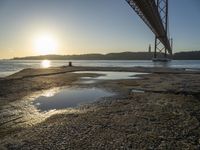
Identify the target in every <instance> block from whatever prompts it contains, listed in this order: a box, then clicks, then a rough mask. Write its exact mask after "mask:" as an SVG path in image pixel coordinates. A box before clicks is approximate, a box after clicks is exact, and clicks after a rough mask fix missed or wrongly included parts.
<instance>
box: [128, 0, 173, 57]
mask: <svg viewBox="0 0 200 150" xmlns="http://www.w3.org/2000/svg"><path fill="white" fill-rule="evenodd" d="M126 1H127V3H128V4H129V5H130V6H131V7H132V8H133V10H134V11H135V12H136V13H137V14H138V15H139V17H140V18H141V19H142V20H143V21H144V23H145V24H146V25H147V26H148V27H149V28H150V29H151V31H152V32H153V33H154V35H155V46H154V59H153V60H159V58H158V53H163V52H164V58H167V54H169V55H172V42H170V39H169V37H168V36H169V31H168V24H169V22H168V0H126ZM162 60H167V59H162Z"/></svg>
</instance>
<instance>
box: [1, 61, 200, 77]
mask: <svg viewBox="0 0 200 150" xmlns="http://www.w3.org/2000/svg"><path fill="white" fill-rule="evenodd" d="M70 61H72V63H73V65H74V66H101V67H102V66H103V67H136V66H140V67H170V68H189V69H198V70H200V60H172V61H171V62H168V63H159V62H152V61H151V60H70ZM68 62H69V60H52V61H51V63H50V64H51V66H53V67H55V66H63V65H68ZM41 63H42V61H41V60H0V77H4V76H7V75H10V74H13V73H15V72H17V71H19V70H22V69H24V68H41V67H43V66H42V65H41Z"/></svg>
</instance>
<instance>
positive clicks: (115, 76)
mask: <svg viewBox="0 0 200 150" xmlns="http://www.w3.org/2000/svg"><path fill="white" fill-rule="evenodd" d="M74 73H93V74H100V76H98V77H82V78H81V79H82V81H81V83H94V82H95V80H122V79H139V78H140V77H136V75H143V74H148V73H141V72H119V71H118V72H117V71H76V72H74Z"/></svg>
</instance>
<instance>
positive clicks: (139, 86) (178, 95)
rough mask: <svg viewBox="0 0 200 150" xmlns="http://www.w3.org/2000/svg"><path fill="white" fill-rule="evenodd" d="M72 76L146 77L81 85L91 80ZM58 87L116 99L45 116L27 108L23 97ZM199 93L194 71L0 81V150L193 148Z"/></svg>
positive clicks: (40, 75) (44, 74) (30, 72)
mask: <svg viewBox="0 0 200 150" xmlns="http://www.w3.org/2000/svg"><path fill="white" fill-rule="evenodd" d="M73 71H127V72H130V71H132V72H145V73H150V74H145V75H138V76H139V77H141V78H140V79H127V80H109V81H107V80H106V81H101V82H98V83H94V84H87V85H81V84H78V82H77V81H79V79H80V78H81V77H85V76H90V77H94V76H99V75H98V74H77V73H73ZM63 86H68V87H70V86H77V87H89V86H92V87H98V88H103V89H107V90H110V91H113V92H117V93H118V95H117V96H115V97H112V98H105V99H104V100H100V101H98V102H95V103H92V104H90V105H85V106H82V107H78V108H74V109H66V110H62V111H60V112H56V113H54V112H51V113H48V114H40V113H39V112H37V111H36V110H35V109H34V108H30V106H29V105H28V104H27V103H28V101H29V98H28V97H30V95H33V94H36V93H41V92H43V91H45V90H48V89H52V88H56V87H58V88H59V87H63ZM133 89H136V90H142V91H145V92H144V93H133V92H131V91H132V90H133ZM199 93H200V72H195V71H185V70H184V69H166V68H144V67H134V68H119V67H117V68H104V67H57V68H49V69H25V70H22V71H20V72H18V73H16V74H14V75H11V76H9V77H6V78H2V79H0V117H1V121H0V149H199V148H200V125H199V123H200V101H199V100H200V94H199Z"/></svg>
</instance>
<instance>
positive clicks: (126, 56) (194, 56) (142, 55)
mask: <svg viewBox="0 0 200 150" xmlns="http://www.w3.org/2000/svg"><path fill="white" fill-rule="evenodd" d="M153 54H154V53H153V52H121V53H108V54H82V55H40V56H27V57H14V58H12V59H10V60H44V59H48V60H151V59H152V58H153ZM161 55H162V54H161ZM160 57H162V56H160ZM168 58H170V59H173V60H200V51H190V52H189V51H188V52H179V53H174V54H173V56H168Z"/></svg>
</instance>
